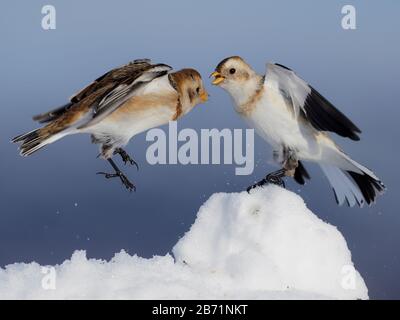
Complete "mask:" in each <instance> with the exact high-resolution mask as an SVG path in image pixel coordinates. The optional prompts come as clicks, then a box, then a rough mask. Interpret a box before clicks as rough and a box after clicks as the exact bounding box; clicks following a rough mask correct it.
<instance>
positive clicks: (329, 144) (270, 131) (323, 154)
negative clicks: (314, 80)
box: [211, 56, 385, 207]
mask: <svg viewBox="0 0 400 320" xmlns="http://www.w3.org/2000/svg"><path fill="white" fill-rule="evenodd" d="M211 76H213V77H214V78H215V79H214V80H213V84H214V85H218V86H220V87H222V88H223V89H225V90H226V91H227V92H228V93H229V94H230V95H231V97H232V98H233V102H234V105H235V110H236V111H237V112H238V113H239V114H240V115H241V116H242V117H243V118H244V119H245V120H246V122H247V123H248V124H249V125H250V127H252V128H254V129H255V130H256V132H257V133H258V134H259V135H260V136H261V137H262V138H263V139H264V140H266V141H267V142H268V143H269V144H270V145H271V146H272V148H273V154H274V159H275V160H276V161H277V162H278V163H279V164H280V165H281V166H282V169H280V170H278V171H276V172H273V173H271V174H269V175H267V176H266V177H265V179H263V180H261V181H259V182H258V183H256V184H255V185H253V186H251V187H249V188H248V189H247V190H248V191H250V190H251V189H252V188H255V187H258V186H262V185H264V184H265V183H268V182H271V183H275V184H279V185H283V186H284V182H283V180H282V178H283V177H285V176H291V177H294V179H295V180H296V181H297V182H298V183H300V184H304V183H305V179H309V178H310V177H309V174H308V173H307V171H306V169H305V168H304V166H303V164H302V162H301V161H302V160H304V161H310V162H315V163H318V164H319V165H320V167H321V168H322V171H323V172H324V173H325V175H326V176H327V178H328V180H329V183H330V184H331V186H332V188H333V191H334V194H335V197H336V201H337V203H338V204H339V205H341V204H343V203H344V202H347V204H348V205H349V206H351V207H352V206H354V205H355V204H358V205H359V206H360V207H362V206H363V204H364V203H365V202H366V203H367V204H371V203H373V202H375V199H376V197H377V195H378V194H381V193H383V192H384V190H385V186H384V185H383V183H382V182H381V180H380V179H379V178H378V177H377V176H376V175H375V174H374V173H373V172H372V171H371V170H369V169H367V168H366V167H364V166H363V165H361V164H359V163H357V162H356V161H354V160H353V159H351V158H350V157H349V156H348V155H347V154H345V153H344V151H343V150H341V148H340V147H339V146H338V145H337V144H336V143H335V142H334V141H333V140H332V139H331V137H330V136H329V134H328V131H330V132H334V133H336V134H338V135H340V136H342V137H347V138H350V139H352V140H359V137H358V133H361V131H360V129H358V128H357V127H356V125H354V123H353V122H351V121H350V120H349V119H348V118H347V117H346V116H345V115H344V114H343V113H341V112H340V111H339V110H338V109H336V108H335V107H334V106H333V105H332V104H331V103H330V102H329V101H327V100H326V99H325V98H324V97H323V96H322V95H321V94H319V93H318V92H317V91H316V90H315V89H314V88H313V87H311V86H310V85H309V84H308V83H306V82H305V81H304V80H303V79H301V78H300V77H299V76H297V75H296V74H295V73H294V72H293V71H292V70H291V69H289V68H287V67H284V66H283V65H280V64H272V63H268V64H267V72H266V74H265V76H261V75H259V74H257V73H256V72H255V71H254V70H253V69H252V68H251V67H250V66H249V65H248V64H247V63H246V62H245V61H244V60H243V59H242V58H241V57H238V56H233V57H229V58H226V59H224V60H222V61H221V62H220V63H219V64H218V65H217V67H216V69H215V71H214V72H213V73H212V74H211Z"/></svg>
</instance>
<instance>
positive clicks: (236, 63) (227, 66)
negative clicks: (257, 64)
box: [211, 56, 260, 104]
mask: <svg viewBox="0 0 400 320" xmlns="http://www.w3.org/2000/svg"><path fill="white" fill-rule="evenodd" d="M211 76H212V77H214V80H213V81H212V84H213V85H216V86H219V87H221V88H223V89H225V90H226V91H228V93H230V95H231V96H232V97H233V99H234V100H235V102H236V103H238V104H240V103H241V102H242V101H246V99H247V98H248V96H250V95H251V94H252V93H253V90H254V88H255V87H257V86H258V83H259V80H260V76H259V75H258V74H257V73H256V72H255V71H254V70H253V69H252V68H251V67H250V66H249V65H248V64H247V63H246V62H245V61H244V60H243V59H242V58H241V57H239V56H233V57H229V58H225V59H224V60H222V61H221V62H220V63H219V64H218V65H217V67H216V68H215V71H214V72H213V73H211Z"/></svg>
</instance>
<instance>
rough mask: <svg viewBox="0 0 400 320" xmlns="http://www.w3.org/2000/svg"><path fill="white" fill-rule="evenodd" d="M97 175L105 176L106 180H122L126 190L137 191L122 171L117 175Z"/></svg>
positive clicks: (117, 172) (116, 173)
mask: <svg viewBox="0 0 400 320" xmlns="http://www.w3.org/2000/svg"><path fill="white" fill-rule="evenodd" d="M97 174H101V175H104V177H105V178H106V179H111V178H116V177H118V178H120V180H121V182H122V184H123V185H124V186H125V188H126V189H128V190H129V191H132V190H133V191H136V187H135V185H134V184H133V183H132V182H130V181H129V179H128V178H127V177H126V176H125V175H124V174H123V173H122V172H121V171H116V172H115V173H107V172H97Z"/></svg>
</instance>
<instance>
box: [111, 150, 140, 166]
mask: <svg viewBox="0 0 400 320" xmlns="http://www.w3.org/2000/svg"><path fill="white" fill-rule="evenodd" d="M115 153H118V154H119V155H120V156H121V159H122V161H123V162H124V163H125V164H127V163H130V164H131V165H132V166H136V169H137V170H139V165H138V163H137V162H136V161H135V160H134V159H133V158H131V156H130V155H129V154H128V153H127V152H126V151H125V150H124V149H121V148H118V149H117V150H115Z"/></svg>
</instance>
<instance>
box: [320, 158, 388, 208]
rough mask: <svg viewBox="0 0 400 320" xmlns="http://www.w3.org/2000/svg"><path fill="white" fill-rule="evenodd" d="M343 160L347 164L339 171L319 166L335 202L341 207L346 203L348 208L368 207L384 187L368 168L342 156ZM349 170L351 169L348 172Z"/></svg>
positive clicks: (330, 167)
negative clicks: (330, 188) (330, 187)
mask: <svg viewBox="0 0 400 320" xmlns="http://www.w3.org/2000/svg"><path fill="white" fill-rule="evenodd" d="M343 160H344V161H346V162H347V164H346V165H344V167H346V169H340V168H338V167H336V166H332V165H327V164H320V166H321V169H322V171H323V172H324V173H325V175H326V177H327V178H328V180H329V183H330V185H331V186H332V188H333V192H334V194H335V197H336V202H337V203H338V204H339V205H342V204H343V203H344V202H346V203H347V204H348V205H349V206H350V207H353V206H354V205H355V204H357V205H358V206H360V207H362V206H363V205H364V203H367V204H368V205H370V204H372V203H374V202H375V200H376V198H377V196H378V195H379V194H382V193H383V192H384V191H385V189H386V187H385V185H384V184H383V183H382V181H381V180H380V179H379V178H378V177H377V176H376V175H375V174H374V173H373V172H372V171H371V170H369V169H368V168H366V167H364V166H363V165H361V164H359V163H357V162H356V161H354V160H352V159H351V158H350V157H348V156H347V155H344V157H343ZM349 165H350V168H351V167H353V168H352V169H350V170H348V168H349Z"/></svg>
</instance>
